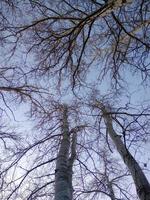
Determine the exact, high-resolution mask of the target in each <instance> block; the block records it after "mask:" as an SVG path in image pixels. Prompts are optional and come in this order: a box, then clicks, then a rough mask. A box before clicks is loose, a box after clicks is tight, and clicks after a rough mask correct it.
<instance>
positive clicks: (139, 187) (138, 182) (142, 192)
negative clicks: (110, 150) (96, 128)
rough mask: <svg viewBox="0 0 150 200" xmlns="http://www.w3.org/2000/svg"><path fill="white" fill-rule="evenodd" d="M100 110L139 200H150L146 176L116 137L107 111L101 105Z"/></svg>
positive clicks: (149, 188)
mask: <svg viewBox="0 0 150 200" xmlns="http://www.w3.org/2000/svg"><path fill="white" fill-rule="evenodd" d="M101 110H102V112H103V117H104V119H105V124H106V127H107V130H108V134H109V136H110V137H111V139H112V140H113V142H114V144H115V146H116V148H117V150H118V152H119V154H120V155H121V157H122V159H123V161H124V163H125V164H126V165H127V167H128V169H129V170H130V172H131V175H132V177H133V180H134V183H135V186H136V191H137V194H138V196H139V198H140V199H141V200H150V184H149V182H148V180H147V178H146V176H145V175H144V173H143V171H142V169H141V168H140V166H139V164H138V163H137V161H136V160H135V159H134V157H133V156H132V155H131V153H130V152H129V151H128V149H127V148H126V146H125V145H124V143H123V142H122V140H121V138H120V136H119V135H117V133H116V132H115V130H114V128H113V125H112V118H111V116H110V115H108V114H107V113H108V111H107V109H106V108H105V107H104V106H103V105H102V106H101Z"/></svg>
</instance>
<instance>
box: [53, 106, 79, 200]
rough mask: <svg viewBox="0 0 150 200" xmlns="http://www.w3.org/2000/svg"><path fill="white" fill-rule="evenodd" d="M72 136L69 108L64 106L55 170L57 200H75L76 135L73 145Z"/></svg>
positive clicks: (73, 138)
mask: <svg viewBox="0 0 150 200" xmlns="http://www.w3.org/2000/svg"><path fill="white" fill-rule="evenodd" d="M70 134H71V132H70V131H69V124H68V108H67V106H66V105H64V106H63V116H62V140H61V144H60V148H59V152H58V157H57V161H56V170H55V200H72V198H73V187H72V173H73V172H72V168H73V163H74V160H75V156H76V133H73V136H72V143H71V145H70ZM69 152H70V157H69Z"/></svg>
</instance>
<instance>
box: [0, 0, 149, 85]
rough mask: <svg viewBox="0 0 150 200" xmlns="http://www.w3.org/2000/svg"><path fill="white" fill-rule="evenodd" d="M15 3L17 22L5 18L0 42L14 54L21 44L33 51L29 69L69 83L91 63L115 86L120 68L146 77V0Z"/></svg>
mask: <svg viewBox="0 0 150 200" xmlns="http://www.w3.org/2000/svg"><path fill="white" fill-rule="evenodd" d="M14 7H15V8H16V9H15V10H14V17H15V18H16V20H15V21H12V20H11V19H10V17H9V16H8V17H7V19H8V21H9V24H10V25H7V24H2V26H3V29H2V35H3V36H2V37H1V40H2V41H4V40H6V44H7V45H8V46H11V54H12V55H13V54H14V52H15V51H18V46H19V45H23V46H26V48H27V52H26V53H27V55H29V54H30V53H31V55H32V53H33V54H34V55H35V59H34V62H35V63H34V64H33V67H31V70H30V72H35V74H36V75H37V74H40V76H41V75H44V74H46V75H47V72H49V75H52V76H53V75H56V76H57V78H58V79H59V81H58V82H57V83H58V84H60V82H61V81H62V80H63V78H64V77H68V76H69V77H70V80H71V83H72V86H73V87H74V86H76V84H77V85H78V83H81V85H82V84H83V83H84V82H85V77H86V75H88V74H89V71H93V70H94V66H95V65H96V66H97V72H98V76H99V80H103V78H104V77H105V76H108V77H110V75H111V78H110V80H112V83H115V86H118V85H119V84H120V83H121V80H122V79H123V78H124V76H123V74H124V69H123V68H125V71H128V68H129V69H130V70H131V71H132V72H133V73H135V72H137V73H139V72H140V74H141V75H142V78H143V80H145V79H148V78H149V61H148V55H149V48H150V46H149V22H150V21H149V14H150V13H149V9H148V7H149V2H148V1H146V0H138V1H134V0H126V1H123V0H116V1H114V0H112V1H101V2H98V1H91V0H87V1H86V2H83V1H66V0H59V1H55V2H49V1H44V2H43V1H26V2H25V3H23V2H15V3H14ZM23 7H25V8H26V9H24V10H23V11H22V12H21V10H22V8H23ZM35 13H36V14H35ZM5 15H6V16H7V14H6V13H5ZM20 15H21V16H22V20H20ZM9 38H10V40H9ZM11 38H13V39H11ZM23 48H24V47H23ZM29 58H30V57H29ZM87 58H88V59H87ZM127 66H128V67H127ZM96 81H98V77H97V78H96Z"/></svg>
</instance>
